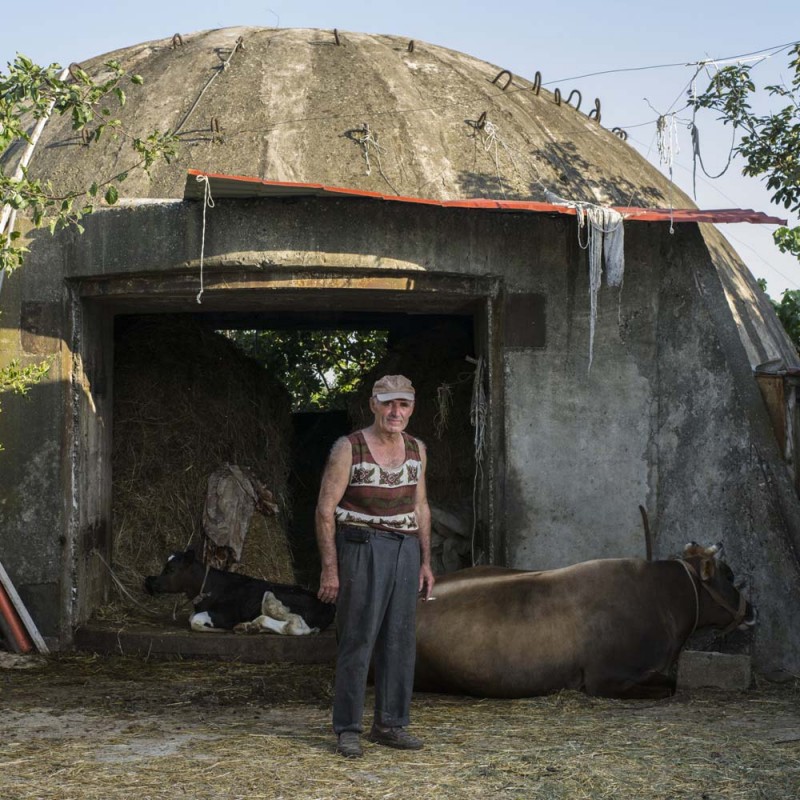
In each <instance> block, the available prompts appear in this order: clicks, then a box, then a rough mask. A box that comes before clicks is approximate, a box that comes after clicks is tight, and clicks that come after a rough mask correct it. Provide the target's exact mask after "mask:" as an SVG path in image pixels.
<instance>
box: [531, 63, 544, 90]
mask: <svg viewBox="0 0 800 800" xmlns="http://www.w3.org/2000/svg"><path fill="white" fill-rule="evenodd" d="M531 89H533V93H534V94H536V95H538V94H539V92H541V91H542V73H541V72H539V70H538V69H537V70H536V74H535V75H534V76H533V86H531Z"/></svg>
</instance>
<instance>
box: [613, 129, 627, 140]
mask: <svg viewBox="0 0 800 800" xmlns="http://www.w3.org/2000/svg"><path fill="white" fill-rule="evenodd" d="M611 133H613V134H614V136H616V137H617V138H619V139H622V141H623V142H627V141H628V132H627V131H626V130H623V129H622V128H612V129H611Z"/></svg>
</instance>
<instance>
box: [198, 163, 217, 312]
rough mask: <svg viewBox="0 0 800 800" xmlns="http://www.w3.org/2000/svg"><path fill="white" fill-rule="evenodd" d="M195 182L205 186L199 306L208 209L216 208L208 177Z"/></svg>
mask: <svg viewBox="0 0 800 800" xmlns="http://www.w3.org/2000/svg"><path fill="white" fill-rule="evenodd" d="M195 180H197V182H198V183H202V184H203V232H202V234H201V238H200V291H199V292H198V293H197V298H196V299H197V303H198V305H199V304H200V303H202V302H203V301H202V297H203V292H204V291H205V289H204V287H203V263H204V261H205V253H206V209H207V208H214V198H213V197H212V196H211V184H210V183H209V180H208V175H197V176H196V178H195Z"/></svg>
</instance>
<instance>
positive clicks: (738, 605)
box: [683, 542, 756, 632]
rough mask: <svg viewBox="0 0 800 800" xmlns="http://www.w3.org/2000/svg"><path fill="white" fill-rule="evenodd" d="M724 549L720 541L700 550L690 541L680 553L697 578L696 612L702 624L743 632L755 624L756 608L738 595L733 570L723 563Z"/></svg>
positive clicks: (740, 594)
mask: <svg viewBox="0 0 800 800" xmlns="http://www.w3.org/2000/svg"><path fill="white" fill-rule="evenodd" d="M722 555H723V547H722V543H721V542H719V543H717V544H715V545H712V546H711V547H703V546H702V545H699V544H697V542H689V544H687V545H686V547H685V548H684V550H683V560H684V561H685V562H686V563H688V564H689V565H691V567H692V569H693V570H694V572H695V574H696V575H697V577H698V578H699V586H700V591H699V596H698V603H699V609H698V610H699V612H700V616H701V620H702V623H701V624H704V625H713V626H715V627H719V628H725V629H726V632H727V631H731V630H733V629H734V628H738V629H739V630H746V629H747V628H752V627H753V625H755V624H756V609H755V607H754V606H753V605H751V604H750V602H749V601H748V600H747V598H746V597H745V596H744V594H743V593H742V592H741V585H737V583H736V581H735V578H734V575H733V570H731V568H730V567H729V566H728V565H727V564H726V563H725V562H724V561H723V560H722Z"/></svg>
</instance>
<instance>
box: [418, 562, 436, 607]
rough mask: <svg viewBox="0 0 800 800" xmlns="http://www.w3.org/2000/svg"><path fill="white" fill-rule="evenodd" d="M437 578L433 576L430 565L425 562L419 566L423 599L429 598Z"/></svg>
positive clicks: (420, 590) (420, 589)
mask: <svg viewBox="0 0 800 800" xmlns="http://www.w3.org/2000/svg"><path fill="white" fill-rule="evenodd" d="M435 582H436V579H435V578H434V577H433V572H432V570H431V568H430V565H428V564H423V565H422V566H421V567H420V568H419V592H420V594H421V595H422V599H423V600H429V599H430V596H431V593H432V592H433V584H434V583H435Z"/></svg>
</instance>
